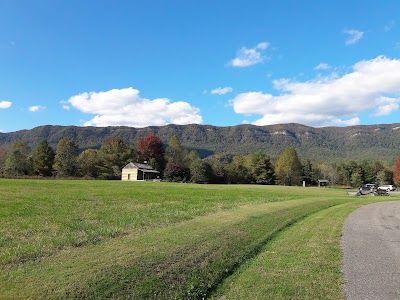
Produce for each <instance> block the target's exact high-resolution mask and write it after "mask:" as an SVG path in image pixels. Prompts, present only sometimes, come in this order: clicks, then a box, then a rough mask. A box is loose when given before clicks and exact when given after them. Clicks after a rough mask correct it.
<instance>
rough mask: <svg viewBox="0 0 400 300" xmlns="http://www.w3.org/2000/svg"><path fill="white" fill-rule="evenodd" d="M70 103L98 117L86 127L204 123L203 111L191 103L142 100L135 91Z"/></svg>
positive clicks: (85, 96) (112, 92) (100, 94)
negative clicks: (201, 112) (201, 114)
mask: <svg viewBox="0 0 400 300" xmlns="http://www.w3.org/2000/svg"><path fill="white" fill-rule="evenodd" d="M68 103H69V104H70V105H72V106H73V107H75V108H76V109H78V110H80V111H82V112H84V113H89V114H96V116H95V117H94V118H93V119H91V120H89V121H86V122H84V125H85V126H119V125H125V126H133V127H146V126H151V125H154V126H162V125H166V124H170V123H173V124H181V125H183V124H191V123H197V124H200V123H202V117H201V116H200V114H199V113H200V110H199V109H198V108H196V107H193V106H191V105H190V104H189V103H187V102H183V101H178V102H171V100H169V99H167V98H157V99H154V100H149V99H145V98H141V97H140V96H139V91H138V90H136V89H133V88H131V87H129V88H125V89H113V90H110V91H106V92H98V93H97V92H90V93H82V94H79V95H75V96H72V97H70V98H69V99H68Z"/></svg>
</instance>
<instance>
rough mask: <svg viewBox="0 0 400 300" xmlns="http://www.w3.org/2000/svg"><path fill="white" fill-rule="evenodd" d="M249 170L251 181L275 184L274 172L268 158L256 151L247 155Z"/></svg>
mask: <svg viewBox="0 0 400 300" xmlns="http://www.w3.org/2000/svg"><path fill="white" fill-rule="evenodd" d="M249 170H250V173H251V177H252V181H253V183H257V184H275V172H274V167H273V165H272V163H271V160H270V158H269V157H268V156H267V155H266V154H264V153H262V152H260V151H257V152H255V153H254V154H252V155H250V156H249Z"/></svg>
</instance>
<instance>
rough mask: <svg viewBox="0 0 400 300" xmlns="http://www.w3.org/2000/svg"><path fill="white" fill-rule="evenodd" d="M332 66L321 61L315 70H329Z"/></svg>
mask: <svg viewBox="0 0 400 300" xmlns="http://www.w3.org/2000/svg"><path fill="white" fill-rule="evenodd" d="M330 68H331V66H330V65H328V64H325V63H320V64H319V65H318V66H316V67H315V68H314V70H329V69H330Z"/></svg>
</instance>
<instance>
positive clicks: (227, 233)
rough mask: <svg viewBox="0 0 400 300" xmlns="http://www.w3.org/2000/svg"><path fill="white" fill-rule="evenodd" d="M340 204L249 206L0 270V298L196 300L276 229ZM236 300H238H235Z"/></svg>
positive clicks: (298, 202)
mask: <svg viewBox="0 0 400 300" xmlns="http://www.w3.org/2000/svg"><path fill="white" fill-rule="evenodd" d="M347 201H348V199H346V198H341V199H337V200H332V198H328V200H327V199H311V200H308V199H300V200H291V201H285V202H275V203H265V204H259V205H251V206H250V205H249V206H243V207H240V208H235V209H232V210H227V211H222V212H218V213H214V214H210V215H207V216H202V217H198V218H195V219H193V220H190V221H187V222H182V223H179V224H176V225H173V226H169V227H166V228H162V229H156V230H154V231H152V232H146V233H144V234H142V235H140V236H125V237H121V238H116V239H114V240H112V241H107V242H104V243H101V244H98V245H89V246H85V247H82V248H79V249H72V250H70V251H64V252H61V253H59V254H58V255H56V256H54V257H49V258H44V259H42V260H41V261H36V262H30V263H27V264H24V265H20V266H16V267H12V268H9V269H7V270H4V272H2V273H1V274H0V282H2V284H0V294H1V295H3V296H4V297H5V298H35V299H49V298H57V299H60V298H89V299H95V298H96V299H98V298H126V299H129V298H131V299H132V298H135V299H199V298H202V297H207V296H209V295H210V294H211V293H212V292H213V291H214V290H215V289H216V287H218V286H219V284H220V283H221V282H223V281H224V279H225V278H227V277H228V276H229V275H231V274H232V273H233V272H234V271H236V270H237V269H238V268H239V267H240V266H241V265H242V264H243V263H244V262H245V261H247V260H248V259H249V258H252V257H254V256H256V255H257V254H258V253H259V251H260V250H261V249H262V248H263V246H264V245H265V244H266V243H267V242H268V241H269V240H270V239H271V238H272V237H274V236H276V235H277V234H278V233H279V232H280V231H282V230H283V229H284V228H286V227H288V226H290V225H291V224H293V223H294V222H296V221H298V220H300V219H303V218H304V217H306V216H308V215H310V214H311V213H314V212H316V211H320V210H321V209H325V208H327V207H330V206H333V205H337V204H340V203H343V202H347ZM242 299H243V298H242Z"/></svg>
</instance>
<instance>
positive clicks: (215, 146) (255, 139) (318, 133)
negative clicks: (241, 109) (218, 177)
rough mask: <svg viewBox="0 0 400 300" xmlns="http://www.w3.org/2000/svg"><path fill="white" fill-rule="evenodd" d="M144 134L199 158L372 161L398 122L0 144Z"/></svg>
mask: <svg viewBox="0 0 400 300" xmlns="http://www.w3.org/2000/svg"><path fill="white" fill-rule="evenodd" d="M149 133H152V134H155V135H156V136H158V137H159V138H160V139H161V140H162V142H163V143H165V144H166V143H168V140H169V139H170V138H171V137H172V136H173V135H174V134H176V135H177V136H178V138H179V139H180V141H181V143H182V145H183V146H185V147H187V148H189V149H194V150H198V151H199V153H200V154H201V156H202V157H206V156H209V155H213V154H221V153H230V154H245V153H251V152H254V151H256V150H260V151H263V152H265V153H267V154H268V155H270V156H271V157H276V156H277V155H279V154H280V153H281V152H282V151H283V150H284V149H285V148H286V147H289V146H291V147H294V148H295V149H296V150H297V151H298V153H299V156H300V158H302V159H312V160H326V159H330V160H333V161H336V160H361V159H376V160H383V161H390V162H393V161H394V159H395V158H396V156H397V155H398V154H399V153H400V123H393V124H375V125H356V126H347V127H311V126H306V125H302V124H295V123H288V124H276V125H266V126H256V125H250V124H242V125H235V126H214V125H198V124H189V125H175V124H169V125H165V126H149V127H143V128H137V127H128V126H109V127H81V126H61V125H43V126H39V127H35V128H32V129H24V130H19V131H15V132H9V133H0V147H3V148H4V147H9V146H10V145H11V144H12V143H14V142H16V141H18V140H24V141H26V142H27V143H28V144H29V145H30V146H31V147H32V148H34V147H35V146H36V144H37V143H38V142H39V141H40V140H42V139H46V140H47V141H48V142H49V144H50V145H51V146H53V147H54V146H55V145H56V144H57V142H58V141H59V140H60V139H62V138H64V137H69V138H71V139H73V140H75V141H76V142H77V143H78V145H79V147H80V149H81V150H84V149H87V148H99V147H100V146H101V144H102V143H103V142H104V141H105V140H107V139H108V138H110V137H112V136H118V137H121V138H122V139H123V140H124V141H125V142H126V143H129V144H134V143H135V142H136V141H137V140H138V139H140V138H143V137H144V136H146V135H147V134H149Z"/></svg>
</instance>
